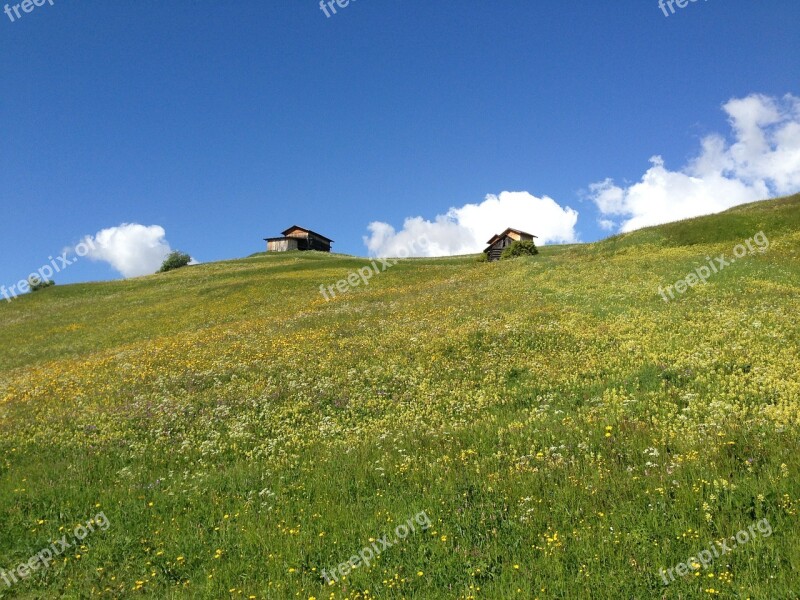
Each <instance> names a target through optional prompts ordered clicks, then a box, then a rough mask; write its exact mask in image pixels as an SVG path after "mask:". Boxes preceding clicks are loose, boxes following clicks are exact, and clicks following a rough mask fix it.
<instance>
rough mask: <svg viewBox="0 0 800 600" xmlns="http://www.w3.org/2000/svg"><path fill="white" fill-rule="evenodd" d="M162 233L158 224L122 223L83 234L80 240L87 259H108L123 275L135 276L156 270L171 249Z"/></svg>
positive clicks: (162, 230) (149, 273) (104, 260)
mask: <svg viewBox="0 0 800 600" xmlns="http://www.w3.org/2000/svg"><path fill="white" fill-rule="evenodd" d="M165 236H166V232H165V231H164V228H163V227H161V226H160V225H150V226H144V225H139V224H137V223H123V224H122V225H120V226H119V227H109V228H108V229H103V230H102V231H98V232H97V234H96V235H94V236H86V238H84V240H83V243H85V244H86V246H88V247H89V253H88V254H87V256H88V257H89V258H90V259H92V260H95V261H103V262H107V263H108V264H110V265H111V266H112V267H113V268H114V269H116V270H117V271H119V272H120V273H121V274H122V276H123V277H138V276H140V275H151V274H152V273H155V272H156V271H158V269H159V268H160V267H161V264H162V263H163V262H164V259H165V258H166V257H167V255H168V254H169V253H170V252H171V251H172V249H171V248H170V246H169V242H167V240H166V239H165Z"/></svg>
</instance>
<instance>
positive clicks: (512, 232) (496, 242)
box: [484, 227, 536, 261]
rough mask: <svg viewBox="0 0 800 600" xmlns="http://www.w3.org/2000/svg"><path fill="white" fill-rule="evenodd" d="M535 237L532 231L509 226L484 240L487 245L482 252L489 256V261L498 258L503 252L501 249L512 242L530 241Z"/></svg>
mask: <svg viewBox="0 0 800 600" xmlns="http://www.w3.org/2000/svg"><path fill="white" fill-rule="evenodd" d="M535 237H536V236H535V235H533V234H532V233H526V232H524V231H520V230H519V229H512V228H511V227H509V228H508V229H506V230H505V231H504V232H503V233H498V234H497V235H495V236H494V237H492V239H490V240H489V241H488V242H486V243H487V244H489V247H488V248H486V250H484V253H486V254H487V255H488V256H489V261H493V260H500V255H501V254H502V253H503V250H505V249H506V248H507V247H508V246H510V245H511V244H513V243H514V242H532V241H533V238H535Z"/></svg>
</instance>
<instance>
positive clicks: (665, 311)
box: [0, 196, 800, 599]
mask: <svg viewBox="0 0 800 600" xmlns="http://www.w3.org/2000/svg"><path fill="white" fill-rule="evenodd" d="M747 240H750V246H749V248H748V246H747V244H746V241H747ZM764 240H766V242H767V243H766V244H765V243H763V242H764ZM740 244H742V246H739V245H740ZM799 245H800V196H795V197H792V198H788V199H781V200H775V201H769V202H762V203H757V204H754V205H749V206H746V207H739V208H736V209H733V210H731V211H728V212H726V213H722V214H719V215H714V216H710V217H704V218H700V219H693V220H690V221H684V222H680V223H675V224H670V225H664V226H660V227H655V228H649V229H646V230H642V231H638V232H634V233H630V234H626V235H622V236H616V237H614V238H610V239H608V240H604V241H602V242H598V243H595V244H586V245H575V246H561V247H546V248H543V249H542V253H541V254H540V255H539V256H537V257H530V258H524V259H517V260H513V261H508V262H501V263H492V264H487V263H479V262H478V261H476V258H475V257H457V258H445V259H413V260H405V261H400V262H399V263H398V264H397V265H395V266H392V267H390V268H387V269H386V270H385V271H382V272H380V273H379V274H377V275H375V276H374V277H373V278H372V279H371V280H370V282H369V285H366V286H365V285H363V284H361V285H359V286H358V287H356V288H354V289H352V290H351V291H349V292H347V293H344V294H341V295H339V296H337V297H336V298H334V299H333V300H331V301H326V300H325V298H323V296H322V295H321V294H320V291H319V289H320V286H321V285H330V284H334V283H335V282H336V281H337V280H340V279H343V278H346V277H347V276H348V274H349V273H351V272H354V271H356V270H358V269H359V268H361V267H363V266H364V265H368V264H369V260H368V259H359V258H354V257H346V256H340V255H322V254H316V253H288V254H277V255H254V256H252V257H249V258H246V259H243V260H237V261H229V262H221V263H214V264H205V265H199V266H195V267H191V268H186V269H182V270H179V271H175V272H171V273H165V274H159V275H154V276H151V277H145V278H140V279H134V280H128V281H121V282H111V283H98V284H85V285H74V286H64V287H59V286H56V287H54V288H50V289H47V290H44V291H42V292H38V293H36V294H33V295H29V296H26V297H23V298H20V299H19V300H17V301H15V302H13V303H10V304H7V303H3V304H2V305H0V347H2V349H3V350H2V351H0V516H2V523H3V527H2V534H0V598H5V597H9V598H10V597H15V598H16V597H20V598H59V597H66V598H86V597H93V596H105V597H112V598H124V597H133V596H144V597H158V598H165V597H170V598H181V597H187V598H228V597H232V598H303V599H309V598H319V599H322V598H326V599H327V598H331V599H343V598H350V599H356V598H371V597H377V598H426V599H427V598H515V597H518V598H610V597H624V598H654V597H664V598H694V597H705V596H709V597H710V596H714V595H720V596H721V597H728V598H746V597H750V598H794V597H797V596H796V594H797V590H799V589H800V576H799V575H798V568H800V567H799V566H798V565H799V564H800V545H798V543H797V542H796V540H797V539H798V534H800V525H798V521H797V508H798V503H799V502H800V478H798V477H797V469H798V466H800V444H798V435H797V434H798V426H800V380H799V379H798V371H800V342H799V341H798V339H799V336H798V333H800V326H799V325H798V322H797V314H798V313H799V312H800V295H798V292H799V291H800V255H799V254H798V246H799ZM740 248H745V250H746V254H744V255H741V256H738V254H741V250H740ZM716 257H723V260H724V261H725V263H727V264H720V263H718V262H716V261H715V258H716ZM732 259H733V260H732ZM709 264H713V265H714V266H715V271H716V272H713V273H709V275H708V277H707V283H705V284H699V285H686V286H685V287H686V290H685V291H683V292H680V291H677V289H678V288H682V287H684V286H681V285H676V282H678V281H679V280H685V279H686V278H687V275H689V274H690V273H697V272H698V271H697V269H699V268H700V267H702V266H704V265H709ZM710 269H711V267H710V266H709V270H710ZM700 272H701V273H702V271H700ZM668 286H672V288H671V289H672V296H674V298H670V296H669V292H667V291H666V290H667V289H668ZM665 297H666V299H667V300H665ZM91 519H94V520H95V524H94V525H95V526H94V529H95V530H94V531H92V532H89V533H87V535H86V537H85V539H83V540H79V539H78V538H79V537H80V536H79V535H77V532H78V531H81V533H82V532H83V530H78V529H76V526H77V525H78V524H80V523H84V524H85V523H86V522H87V520H91ZM97 523H101V524H103V525H104V526H103V527H100V526H97ZM404 524H405V525H404ZM767 525H768V526H769V527H767ZM398 526H402V527H405V529H403V528H402V527H398ZM748 528H749V532H748ZM742 531H744V532H745V533H746V534H748V535H747V537H748V539H747V541H746V542H743V541H742V538H741V536H740V539H739V543H736V542H734V543H731V541H730V538H731V536H734V537H735V536H736V535H737V533H740V532H742ZM768 532H769V533H768ZM384 534H387V537H386V538H383V535H384ZM65 536H66V537H65ZM724 538H728V542H727V544H728V546H731V545H733V548H731V549H730V551H729V552H727V553H724V558H723V557H722V556H719V557H715V558H714V559H713V560H712V563H713V564H708V565H700V564H699V563H696V564H697V566H698V567H700V568H699V569H698V570H696V571H695V570H692V568H691V565H690V567H689V569H690V572H689V574H688V575H687V574H685V573H683V572H682V571H683V569H681V568H679V569H678V570H677V571H676V570H675V567H676V566H677V565H678V564H679V563H686V562H687V560H688V559H689V558H690V557H697V556H698V553H700V552H701V551H702V550H704V549H705V548H708V547H709V545H710V544H711V545H712V546H713V544H714V542H715V541H718V540H723V539H724ZM62 539H66V541H67V542H68V543H70V548H69V549H62V552H61V554H59V555H58V556H55V557H54V558H53V560H52V561H47V562H48V563H49V565H48V566H49V568H43V567H42V564H41V561H40V562H39V563H38V566H37V567H36V568H35V570H34V571H33V572H32V573H31V574H30V575H29V576H28V577H26V578H22V575H21V572H20V571H15V569H16V568H17V565H19V564H20V563H23V562H28V559H29V558H30V557H32V556H35V555H37V554H38V553H40V552H41V551H42V550H43V549H46V548H48V547H49V548H51V552H52V553H53V554H55V550H56V547H55V545H53V546H51V544H53V542H55V541H56V540H62ZM718 547H719V546H718V545H717V546H714V548H718ZM367 548H369V549H370V551H369V552H367V551H366V549H367ZM359 553H361V556H360V557H359ZM370 555H371V556H370ZM44 556H45V557H46V554H45V555H44ZM354 556H356V557H358V560H357V561H354V562H358V563H359V564H358V566H357V568H355V569H350V568H349V567H347V566H346V563H347V562H348V561H350V560H351V557H354ZM703 557H705V555H703ZM367 561H368V562H369V564H366V562H367ZM33 562H34V565H35V564H37V563H36V561H33ZM690 562H691V561H690ZM703 562H704V563H705V562H706V561H705V560H704V561H703ZM661 569H664V571H663V572H661V571H660V570H661ZM670 569H672V570H671V571H670ZM23 570H24V569H23ZM323 570H324V572H323ZM348 571H351V572H349V573H348V574H347V575H344V573H345V572H348ZM4 573H6V575H7V577H8V579H7V580H4V579H3V574H4ZM9 573H11V574H9ZM15 578H16V579H19V581H15V580H14V579H15ZM326 578H327V579H328V580H329V581H326ZM7 584H8V585H7Z"/></svg>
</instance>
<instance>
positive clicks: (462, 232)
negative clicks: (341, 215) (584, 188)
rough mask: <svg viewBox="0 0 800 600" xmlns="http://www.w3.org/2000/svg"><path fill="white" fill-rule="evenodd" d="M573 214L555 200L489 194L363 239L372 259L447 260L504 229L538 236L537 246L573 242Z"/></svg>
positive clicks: (380, 226) (375, 227)
mask: <svg viewBox="0 0 800 600" xmlns="http://www.w3.org/2000/svg"><path fill="white" fill-rule="evenodd" d="M577 220H578V213H577V211H575V210H573V209H571V208H569V207H566V208H562V207H561V206H559V205H558V203H556V201H555V200H553V199H552V198H549V197H547V196H544V197H542V198H537V197H536V196H533V195H531V194H529V193H528V192H502V193H501V194H500V195H499V196H495V195H489V196H487V197H486V199H485V200H484V201H483V202H481V203H480V204H467V205H465V206H462V207H461V208H451V209H450V210H449V211H448V212H447V214H444V215H439V216H437V217H436V218H435V219H434V220H433V221H429V220H427V219H423V218H422V217H412V218H409V219H406V220H405V222H404V223H403V228H402V229H401V230H400V231H395V229H394V227H392V226H391V225H389V224H388V223H381V222H374V223H370V224H369V226H368V229H369V232H370V235H369V236H365V237H364V244H366V246H367V249H368V250H369V253H370V255H372V256H405V255H410V256H453V255H457V254H471V253H475V252H480V251H482V250H483V249H484V248H485V247H486V243H485V242H486V240H488V239H489V238H490V237H492V236H493V235H494V234H495V233H500V232H501V231H503V230H504V229H506V228H507V227H514V228H515V229H521V230H523V231H527V232H529V233H533V234H534V235H537V236H539V237H538V240H537V242H538V243H540V244H547V243H552V242H565V243H566V242H575V241H577V235H576V233H575V224H576V222H577Z"/></svg>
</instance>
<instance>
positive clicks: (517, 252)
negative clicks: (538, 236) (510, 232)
mask: <svg viewBox="0 0 800 600" xmlns="http://www.w3.org/2000/svg"><path fill="white" fill-rule="evenodd" d="M536 254H539V249H538V248H537V247H536V244H534V243H533V241H530V242H527V241H523V240H519V241H516V242H514V243H512V244H511V245H510V246H509V247H508V248H506V249H505V250H503V253H502V254H501V255H500V260H505V259H507V258H516V257H517V256H534V255H536Z"/></svg>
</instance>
